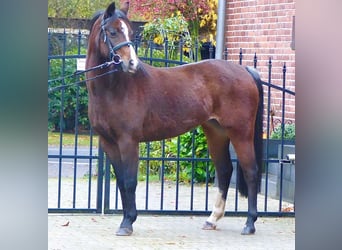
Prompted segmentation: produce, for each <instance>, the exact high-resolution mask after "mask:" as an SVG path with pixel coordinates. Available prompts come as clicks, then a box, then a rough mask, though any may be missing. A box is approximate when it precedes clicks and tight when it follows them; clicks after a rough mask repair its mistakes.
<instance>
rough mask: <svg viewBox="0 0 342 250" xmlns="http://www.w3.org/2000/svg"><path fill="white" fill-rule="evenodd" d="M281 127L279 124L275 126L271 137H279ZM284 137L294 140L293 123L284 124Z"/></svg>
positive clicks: (294, 127) (294, 128)
mask: <svg viewBox="0 0 342 250" xmlns="http://www.w3.org/2000/svg"><path fill="white" fill-rule="evenodd" d="M281 134H282V129H281V125H279V126H277V127H276V128H275V129H274V131H273V132H272V134H271V136H270V138H271V139H281ZM284 139H288V140H295V139H296V126H295V124H294V123H291V124H285V125H284Z"/></svg>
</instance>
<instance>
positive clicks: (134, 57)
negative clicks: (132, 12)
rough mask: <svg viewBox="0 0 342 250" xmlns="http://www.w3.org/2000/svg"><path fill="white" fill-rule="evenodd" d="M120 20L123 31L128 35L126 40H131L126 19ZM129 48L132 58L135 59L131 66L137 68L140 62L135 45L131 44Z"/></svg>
mask: <svg viewBox="0 0 342 250" xmlns="http://www.w3.org/2000/svg"><path fill="white" fill-rule="evenodd" d="M120 22H121V29H122V32H123V33H124V34H125V37H126V41H127V42H129V41H130V39H129V34H128V27H127V25H126V23H125V22H124V21H122V20H120ZM129 49H130V54H131V60H132V61H133V65H132V66H131V67H132V68H133V69H136V68H137V66H138V63H139V61H138V57H137V54H136V53H135V50H134V48H133V46H131V45H130V46H129Z"/></svg>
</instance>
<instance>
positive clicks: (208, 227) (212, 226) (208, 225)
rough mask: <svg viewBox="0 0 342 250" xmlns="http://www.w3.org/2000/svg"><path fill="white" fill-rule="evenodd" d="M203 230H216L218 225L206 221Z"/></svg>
mask: <svg viewBox="0 0 342 250" xmlns="http://www.w3.org/2000/svg"><path fill="white" fill-rule="evenodd" d="M202 229H203V230H215V229H216V225H215V224H213V223H211V222H208V221H206V222H205V223H204V225H203V227H202Z"/></svg>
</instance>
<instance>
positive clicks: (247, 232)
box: [241, 225, 255, 235]
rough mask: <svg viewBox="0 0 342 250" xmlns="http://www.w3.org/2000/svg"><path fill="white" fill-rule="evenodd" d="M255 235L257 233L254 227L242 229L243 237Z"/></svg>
mask: <svg viewBox="0 0 342 250" xmlns="http://www.w3.org/2000/svg"><path fill="white" fill-rule="evenodd" d="M254 233H255V227H254V226H253V227H250V226H247V225H246V226H245V227H244V228H243V229H242V232H241V234H242V235H251V234H254Z"/></svg>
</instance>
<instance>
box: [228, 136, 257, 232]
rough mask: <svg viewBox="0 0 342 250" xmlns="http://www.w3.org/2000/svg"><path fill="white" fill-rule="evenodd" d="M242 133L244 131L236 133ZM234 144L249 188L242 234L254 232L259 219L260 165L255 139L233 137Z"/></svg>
mask: <svg viewBox="0 0 342 250" xmlns="http://www.w3.org/2000/svg"><path fill="white" fill-rule="evenodd" d="M236 135H242V133H236ZM231 141H232V144H233V146H234V149H235V151H236V155H237V158H238V159H239V163H240V166H241V169H242V172H243V176H244V179H245V181H246V184H247V190H248V216H247V221H246V224H245V227H244V228H243V230H242V232H241V234H243V235H247V234H254V233H255V227H254V222H255V221H256V220H257V194H258V167H257V164H256V160H255V151H254V144H253V140H249V139H246V137H243V138H241V137H240V136H237V137H235V136H234V137H233V136H232V137H231Z"/></svg>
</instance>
